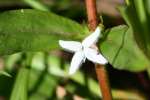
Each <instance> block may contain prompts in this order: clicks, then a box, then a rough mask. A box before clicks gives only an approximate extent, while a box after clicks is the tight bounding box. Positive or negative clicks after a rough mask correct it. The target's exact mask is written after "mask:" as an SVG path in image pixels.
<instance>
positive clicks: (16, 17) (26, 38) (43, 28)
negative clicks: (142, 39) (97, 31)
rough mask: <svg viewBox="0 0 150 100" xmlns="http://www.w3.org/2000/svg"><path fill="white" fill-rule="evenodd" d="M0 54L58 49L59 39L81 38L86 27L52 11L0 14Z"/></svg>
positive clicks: (20, 11)
mask: <svg viewBox="0 0 150 100" xmlns="http://www.w3.org/2000/svg"><path fill="white" fill-rule="evenodd" d="M0 22H1V23H0V55H6V54H12V53H16V52H22V51H24V52H26V51H49V50H52V49H56V48H58V40H59V39H60V38H61V39H81V38H83V37H85V36H86V35H87V34H88V33H89V32H88V29H87V28H86V27H84V26H81V25H80V24H78V23H76V22H74V21H72V20H69V19H67V18H64V17H61V16H58V15H55V14H53V13H52V12H45V11H38V10H28V9H27V10H23V9H22V10H14V11H7V12H3V13H1V14H0Z"/></svg>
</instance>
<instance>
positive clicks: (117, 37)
mask: <svg viewBox="0 0 150 100" xmlns="http://www.w3.org/2000/svg"><path fill="white" fill-rule="evenodd" d="M100 48H101V52H102V53H103V55H104V56H105V57H106V58H107V59H108V61H109V62H110V63H111V64H112V65H113V67H115V68H116V69H122V70H128V71H133V72H138V71H143V70H145V69H146V68H147V67H148V66H149V60H148V59H147V57H145V55H144V54H143V52H142V51H141V50H140V49H139V48H138V46H137V44H136V42H135V40H134V37H133V34H132V31H131V29H130V28H128V27H127V26H125V25H122V26H117V27H114V28H112V29H109V30H107V31H106V32H105V36H104V41H103V42H102V43H101V44H100Z"/></svg>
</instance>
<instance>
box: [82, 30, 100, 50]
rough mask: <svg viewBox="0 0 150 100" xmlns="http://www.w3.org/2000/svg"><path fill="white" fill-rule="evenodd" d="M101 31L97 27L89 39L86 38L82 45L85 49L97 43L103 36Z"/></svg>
mask: <svg viewBox="0 0 150 100" xmlns="http://www.w3.org/2000/svg"><path fill="white" fill-rule="evenodd" d="M100 32H101V29H100V27H97V28H96V30H95V31H94V32H93V33H92V34H91V35H89V36H88V37H87V38H85V39H84V40H83V42H82V45H83V46H84V47H90V46H91V45H92V44H94V43H96V42H97V41H98V38H99V36H100V35H101V33H100Z"/></svg>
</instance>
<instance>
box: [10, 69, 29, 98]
mask: <svg viewBox="0 0 150 100" xmlns="http://www.w3.org/2000/svg"><path fill="white" fill-rule="evenodd" d="M28 76H29V69H28V68H24V67H22V68H21V69H20V70H19V72H18V75H17V78H16V81H15V84H14V87H13V91H12V93H11V97H10V100H27V90H28V86H27V84H28V78H29V77H28Z"/></svg>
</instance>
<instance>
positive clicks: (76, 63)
mask: <svg viewBox="0 0 150 100" xmlns="http://www.w3.org/2000/svg"><path fill="white" fill-rule="evenodd" d="M84 59H85V56H84V53H83V51H78V52H76V53H75V54H74V56H73V58H72V61H71V66H70V69H69V74H70V75H72V74H74V73H75V72H76V71H77V70H78V69H79V67H80V65H81V64H82V63H83V61H84Z"/></svg>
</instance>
